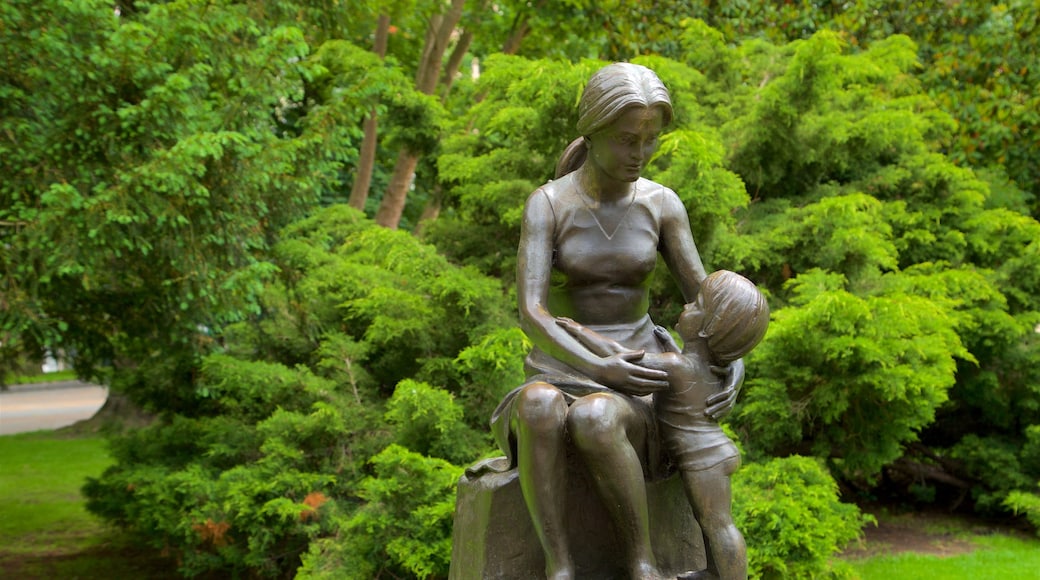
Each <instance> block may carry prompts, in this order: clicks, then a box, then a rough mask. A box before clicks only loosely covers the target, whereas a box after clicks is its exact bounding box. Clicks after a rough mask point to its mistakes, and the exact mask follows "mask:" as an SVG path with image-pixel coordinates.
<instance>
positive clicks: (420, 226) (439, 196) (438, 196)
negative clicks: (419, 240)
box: [413, 183, 444, 237]
mask: <svg viewBox="0 0 1040 580" xmlns="http://www.w3.org/2000/svg"><path fill="white" fill-rule="evenodd" d="M443 202H444V188H443V187H441V184H439V183H438V184H437V185H434V186H433V195H431V196H430V200H429V201H427V202H426V207H424V208H423V212H422V215H421V216H419V223H417V224H415V230H414V232H413V233H414V234H415V235H416V236H419V237H422V234H423V230H424V229H425V228H426V224H428V223H429V222H430V221H432V220H435V219H437V217H438V216H440V215H441V204H442V203H443Z"/></svg>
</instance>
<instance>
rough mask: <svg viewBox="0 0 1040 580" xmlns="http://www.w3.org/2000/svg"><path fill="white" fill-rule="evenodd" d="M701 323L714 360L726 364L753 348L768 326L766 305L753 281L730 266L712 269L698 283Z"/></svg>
mask: <svg viewBox="0 0 1040 580" xmlns="http://www.w3.org/2000/svg"><path fill="white" fill-rule="evenodd" d="M700 292H701V296H702V304H703V308H704V311H703V313H704V318H703V320H704V323H703V324H704V325H703V327H702V328H701V329H700V332H699V336H701V337H702V338H707V339H708V350H710V351H711V352H712V355H713V357H714V358H715V361H716V363H718V364H729V363H730V362H732V361H735V360H737V359H738V358H741V357H743V356H744V355H746V354H747V353H749V352H751V349H753V348H755V345H757V344H758V343H759V341H761V340H762V337H763V336H765V334H766V327H767V326H769V305H768V304H766V298H765V296H763V295H762V293H761V292H759V291H758V288H756V287H755V284H754V282H752V281H751V280H748V279H747V278H745V277H743V276H741V275H740V274H737V273H736V272H730V271H729V270H719V271H717V272H713V273H711V274H710V275H709V276H708V277H707V278H705V279H704V282H702V283H701V290H700Z"/></svg>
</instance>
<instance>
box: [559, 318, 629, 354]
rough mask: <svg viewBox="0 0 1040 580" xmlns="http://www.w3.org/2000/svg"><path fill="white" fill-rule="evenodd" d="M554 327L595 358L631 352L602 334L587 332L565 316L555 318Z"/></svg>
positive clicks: (586, 329) (587, 330)
mask: <svg viewBox="0 0 1040 580" xmlns="http://www.w3.org/2000/svg"><path fill="white" fill-rule="evenodd" d="M555 320H556V325H557V326H559V327H560V328H563V329H564V330H566V331H567V334H570V335H571V336H573V337H574V338H575V339H576V340H577V341H578V342H580V343H581V344H582V346H584V347H585V348H587V349H589V351H590V352H592V353H594V354H595V355H596V356H601V357H608V356H611V355H615V354H623V353H628V352H632V349H630V348H628V347H626V346H624V345H622V344H621V343H620V342H618V341H616V340H613V339H610V338H607V337H605V336H603V335H602V334H600V333H598V332H595V331H592V330H589V329H588V328H585V327H584V326H583V325H581V324H579V323H577V322H575V321H574V320H573V319H571V318H567V317H566V316H558V317H556V319H555Z"/></svg>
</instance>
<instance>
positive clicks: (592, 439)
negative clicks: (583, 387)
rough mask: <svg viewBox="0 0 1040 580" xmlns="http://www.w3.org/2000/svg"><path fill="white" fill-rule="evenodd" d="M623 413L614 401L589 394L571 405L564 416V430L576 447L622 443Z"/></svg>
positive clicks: (624, 435)
mask: <svg viewBox="0 0 1040 580" xmlns="http://www.w3.org/2000/svg"><path fill="white" fill-rule="evenodd" d="M624 415H625V409H624V408H623V407H622V406H621V405H620V404H619V403H618V401H617V399H616V397H613V396H611V395H605V394H592V395H587V396H585V397H582V398H580V399H578V400H577V401H575V402H574V403H573V404H572V405H571V407H570V411H569V412H568V413H567V428H568V429H569V430H570V433H571V437H572V438H573V439H574V442H575V443H576V444H577V445H578V446H579V447H585V448H590V447H604V446H612V445H616V444H617V441H618V439H619V438H620V439H624V438H625V437H626V434H625V421H624Z"/></svg>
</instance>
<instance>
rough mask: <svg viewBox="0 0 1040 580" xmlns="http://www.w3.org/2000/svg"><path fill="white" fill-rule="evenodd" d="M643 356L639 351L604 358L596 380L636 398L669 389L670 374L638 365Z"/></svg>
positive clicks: (599, 366)
mask: <svg viewBox="0 0 1040 580" xmlns="http://www.w3.org/2000/svg"><path fill="white" fill-rule="evenodd" d="M643 355H644V352H643V351H641V350H637V351H628V352H624V353H620V354H615V355H611V356H608V357H603V358H601V359H600V361H601V364H600V365H598V368H597V371H598V372H597V373H596V374H597V376H596V377H595V378H596V379H597V380H598V381H599V382H600V383H602V384H603V385H605V386H608V387H610V388H612V389H614V390H615V391H618V392H620V393H624V394H626V395H632V396H635V397H641V396H643V395H649V394H651V393H656V392H657V391H663V390H665V389H667V388H668V373H666V372H664V371H661V370H655V369H649V368H646V367H644V366H642V365H640V364H637V361H639V360H641V359H642V358H643Z"/></svg>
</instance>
